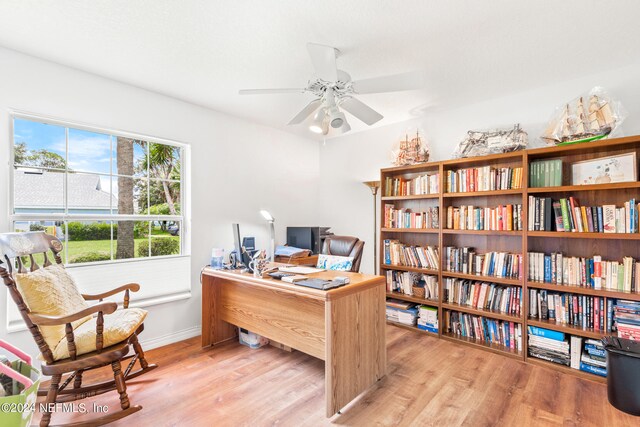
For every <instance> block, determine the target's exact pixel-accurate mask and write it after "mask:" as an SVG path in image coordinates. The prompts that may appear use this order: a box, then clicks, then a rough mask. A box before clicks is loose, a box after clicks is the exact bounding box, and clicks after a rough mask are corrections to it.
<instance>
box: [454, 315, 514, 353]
mask: <svg viewBox="0 0 640 427" xmlns="http://www.w3.org/2000/svg"><path fill="white" fill-rule="evenodd" d="M445 325H446V326H447V328H448V331H449V333H451V334H453V335H457V336H460V337H465V338H471V339H474V340H476V341H480V342H484V343H487V344H498V345H502V346H504V347H506V348H509V349H512V350H518V351H521V350H522V325H521V324H520V323H514V322H506V321H502V320H495V319H489V318H486V317H484V316H474V315H472V314H467V313H460V312H457V311H445Z"/></svg>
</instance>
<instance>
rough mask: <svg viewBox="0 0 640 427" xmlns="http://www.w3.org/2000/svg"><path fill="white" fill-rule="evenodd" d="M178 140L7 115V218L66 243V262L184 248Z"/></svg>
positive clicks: (140, 256)
mask: <svg viewBox="0 0 640 427" xmlns="http://www.w3.org/2000/svg"><path fill="white" fill-rule="evenodd" d="M183 158H184V148H183V147H182V146H181V145H180V144H177V143H171V142H167V141H159V140H154V139H153V138H144V137H137V136H133V135H118V134H115V133H112V132H104V131H102V130H97V129H91V128H87V127H82V126H73V125H67V124H65V123H60V122H57V121H53V120H52V121H47V120H40V119H34V118H33V117H30V116H21V115H15V116H14V117H13V166H14V167H13V179H12V187H13V190H12V199H11V200H12V204H11V219H12V223H13V228H14V230H15V231H29V230H31V231H34V230H45V231H46V232H48V233H50V234H54V235H56V236H57V237H58V238H59V239H61V240H62V241H63V242H64V243H65V245H64V246H65V250H64V253H63V260H64V262H65V263H66V264H79V263H87V262H106V261H109V262H110V261H115V260H131V259H143V258H154V257H159V256H175V255H181V254H183V241H184V233H185V221H184V217H183V212H184V205H183V204H184V191H183V179H182V172H183V170H184V168H183Z"/></svg>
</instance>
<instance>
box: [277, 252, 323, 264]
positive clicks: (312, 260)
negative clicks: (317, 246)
mask: <svg viewBox="0 0 640 427" xmlns="http://www.w3.org/2000/svg"><path fill="white" fill-rule="evenodd" d="M274 261H275V262H281V263H283V264H293V265H309V266H311V267H315V266H316V265H317V264H318V255H317V254H316V255H309V256H303V257H299V258H291V257H288V256H280V255H279V256H277V257H275V259H274Z"/></svg>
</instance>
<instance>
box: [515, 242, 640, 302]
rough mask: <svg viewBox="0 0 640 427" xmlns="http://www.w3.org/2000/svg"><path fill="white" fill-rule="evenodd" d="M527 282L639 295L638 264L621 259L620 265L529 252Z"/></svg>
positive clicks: (555, 254) (616, 262) (639, 275)
mask: <svg viewBox="0 0 640 427" xmlns="http://www.w3.org/2000/svg"><path fill="white" fill-rule="evenodd" d="M528 257H529V273H528V279H529V281H534V282H546V283H554V284H556V285H568V286H581V287H586V288H592V289H607V290H612V291H620V292H631V293H640V263H639V262H637V261H636V260H635V259H634V258H631V257H624V258H623V259H622V262H618V261H603V260H602V257H601V256H600V255H594V256H593V257H592V258H583V257H567V256H564V255H563V254H562V253H559V252H558V253H556V252H553V253H551V254H545V253H542V252H529V254H528Z"/></svg>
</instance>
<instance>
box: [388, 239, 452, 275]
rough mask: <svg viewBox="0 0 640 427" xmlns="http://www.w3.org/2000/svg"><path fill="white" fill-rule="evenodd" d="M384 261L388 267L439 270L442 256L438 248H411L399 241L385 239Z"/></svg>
mask: <svg viewBox="0 0 640 427" xmlns="http://www.w3.org/2000/svg"><path fill="white" fill-rule="evenodd" d="M383 243H384V245H383V248H384V249H383V251H384V254H383V260H384V263H385V264H386V265H401V266H407V267H416V268H428V269H431V270H438V269H439V268H440V256H439V255H438V248H437V247H436V246H410V245H405V244H404V243H401V242H400V241H398V240H392V239H385V240H384V242H383Z"/></svg>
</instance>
